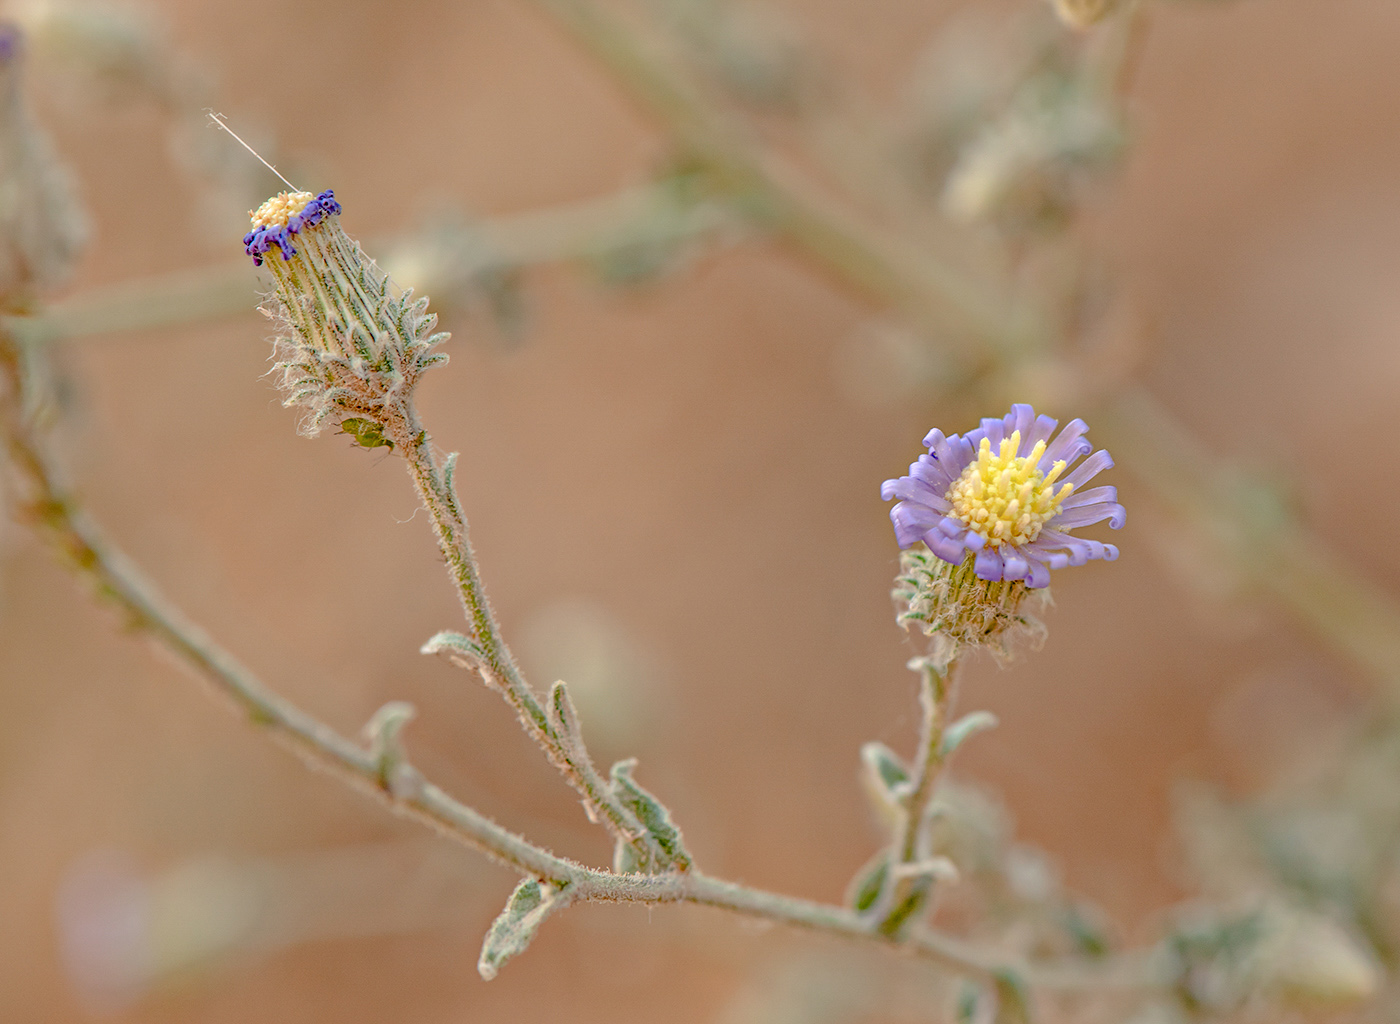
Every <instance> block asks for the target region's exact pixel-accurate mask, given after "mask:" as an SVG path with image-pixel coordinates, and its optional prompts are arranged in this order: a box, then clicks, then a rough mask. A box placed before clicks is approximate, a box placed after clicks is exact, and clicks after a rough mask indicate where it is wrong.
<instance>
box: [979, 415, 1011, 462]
mask: <svg viewBox="0 0 1400 1024" xmlns="http://www.w3.org/2000/svg"><path fill="white" fill-rule="evenodd" d="M982 436H983V437H985V438H986V439H987V440H988V441H990V442H992V454H993V455H995V454H996V453H997V452H999V451H1000V450H1001V442H1002V441H1003V440H1005V439H1006V421H1005V420H983V421H982ZM977 447H978V448H981V447H982V442H981V441H980V440H979V441H978V442H977Z"/></svg>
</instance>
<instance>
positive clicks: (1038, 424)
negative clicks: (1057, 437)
mask: <svg viewBox="0 0 1400 1024" xmlns="http://www.w3.org/2000/svg"><path fill="white" fill-rule="evenodd" d="M1059 425H1060V424H1059V421H1058V420H1052V419H1051V418H1050V417H1049V416H1037V417H1036V418H1035V425H1034V426H1032V427H1031V433H1030V442H1031V448H1034V447H1035V445H1036V442H1037V441H1044V442H1045V443H1046V445H1049V443H1050V435H1051V434H1053V433H1054V432H1055V428H1056V427H1057V426H1059ZM1027 450H1028V451H1029V449H1027Z"/></svg>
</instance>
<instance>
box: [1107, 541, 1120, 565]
mask: <svg viewBox="0 0 1400 1024" xmlns="http://www.w3.org/2000/svg"><path fill="white" fill-rule="evenodd" d="M1103 560H1104V561H1105V562H1116V561H1118V545H1117V544H1105V545H1104V546H1103Z"/></svg>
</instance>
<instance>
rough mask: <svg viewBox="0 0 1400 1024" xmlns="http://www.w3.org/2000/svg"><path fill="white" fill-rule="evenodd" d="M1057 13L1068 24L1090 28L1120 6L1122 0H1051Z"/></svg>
mask: <svg viewBox="0 0 1400 1024" xmlns="http://www.w3.org/2000/svg"><path fill="white" fill-rule="evenodd" d="M1051 2H1052V3H1053V4H1054V6H1055V13H1056V14H1058V15H1059V16H1060V19H1061V20H1062V21H1064V22H1065V24H1067V25H1071V26H1073V27H1074V28H1089V27H1090V26H1092V25H1097V24H1098V23H1099V22H1101V21H1103V19H1104V18H1107V17H1108V16H1109V15H1110V14H1112V13H1113V12H1114V11H1115V10H1117V9H1118V7H1119V6H1120V0H1051Z"/></svg>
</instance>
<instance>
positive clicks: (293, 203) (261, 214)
mask: <svg viewBox="0 0 1400 1024" xmlns="http://www.w3.org/2000/svg"><path fill="white" fill-rule="evenodd" d="M315 198H316V197H315V196H314V195H312V194H311V193H310V192H278V193H277V194H276V195H275V196H273V197H272V198H271V199H269V200H268V201H267V202H265V203H263V204H262V205H261V206H259V207H258V208H257V209H256V210H249V211H248V216H249V217H251V218H253V227H254V228H284V227H286V226H287V221H289V220H291V219H292V218H293V217H295V216H296V215H297V214H299V213H301V211H302V210H304V209H306V204H307V203H309V202H311V200H313V199H315Z"/></svg>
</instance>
